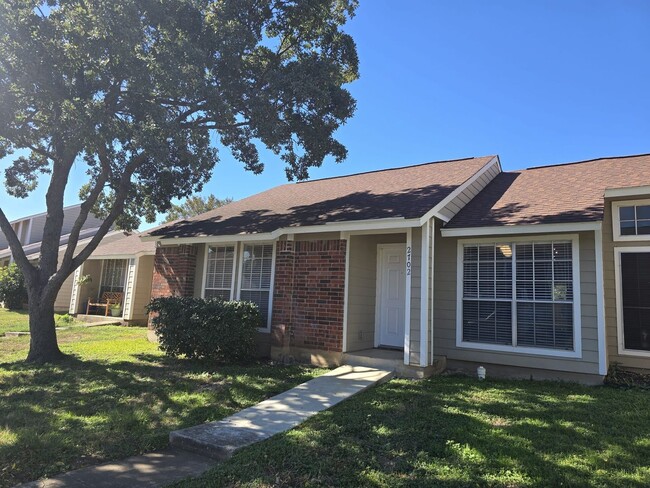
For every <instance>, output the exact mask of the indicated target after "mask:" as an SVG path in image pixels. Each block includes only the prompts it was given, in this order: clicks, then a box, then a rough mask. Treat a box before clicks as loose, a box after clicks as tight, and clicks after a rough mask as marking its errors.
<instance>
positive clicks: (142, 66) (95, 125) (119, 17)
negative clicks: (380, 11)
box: [0, 0, 358, 358]
mask: <svg viewBox="0 0 650 488" xmlns="http://www.w3.org/2000/svg"><path fill="white" fill-rule="evenodd" d="M356 4H357V2H356V0H293V1H292V0H120V1H114V0H47V1H38V0H4V1H0V157H10V158H13V159H12V161H11V163H10V165H9V167H8V168H7V169H6V170H5V186H6V189H7V192H8V193H9V194H10V195H13V196H15V197H18V198H25V197H27V196H28V195H29V194H30V192H31V191H32V190H34V188H35V187H36V186H37V184H38V183H39V181H40V180H41V179H42V176H43V175H45V174H47V175H48V176H49V186H48V189H47V195H46V201H45V204H46V209H47V216H48V217H47V222H46V224H45V229H44V234H43V247H42V248H41V259H40V263H39V265H38V266H33V265H31V264H30V263H29V262H27V259H26V258H25V256H24V253H23V252H22V249H21V247H20V244H19V242H18V239H17V238H16V236H15V234H14V232H13V230H12V229H11V227H10V225H9V223H8V221H7V219H6V216H5V214H4V212H3V211H2V209H0V229H1V230H2V231H3V232H4V233H5V234H6V235H7V238H8V241H9V243H10V246H11V249H12V252H13V254H14V259H15V260H16V262H17V263H18V264H19V265H20V267H21V269H22V270H23V273H24V275H25V280H26V283H27V288H28V292H29V294H30V295H29V299H30V307H31V306H32V305H31V304H33V303H34V302H35V301H38V302H40V303H44V304H45V303H49V302H52V301H53V299H54V297H55V296H56V292H57V291H58V289H59V288H60V286H61V284H62V283H63V281H64V280H65V278H66V277H67V276H68V275H69V274H70V273H71V272H72V271H73V270H74V269H75V268H76V267H78V266H79V265H80V264H81V263H82V262H83V261H84V260H85V259H86V258H87V257H88V256H89V255H90V253H91V252H92V251H93V250H94V249H95V247H96V246H97V244H98V243H99V242H100V241H101V239H102V237H103V236H104V235H105V234H106V232H107V231H108V229H109V228H110V227H111V226H113V225H114V224H116V225H117V226H119V227H121V228H123V229H126V230H129V229H132V228H135V227H136V226H137V225H138V223H139V218H140V217H142V216H144V217H145V218H146V220H147V221H150V222H152V221H154V219H155V215H156V213H157V212H165V211H166V210H168V209H169V208H170V205H171V199H172V198H185V197H187V196H189V195H191V194H193V193H195V192H197V191H200V190H201V189H202V187H203V185H204V183H205V182H206V181H207V180H208V179H209V178H210V176H211V173H212V169H213V168H214V166H215V164H216V163H217V162H218V160H219V152H218V148H219V147H220V146H222V147H225V148H227V149H228V150H230V151H231V152H232V154H233V155H234V157H235V158H236V159H238V160H239V161H241V162H242V164H243V165H244V167H245V168H246V169H247V170H250V171H252V172H254V173H260V172H261V171H262V170H263V169H264V163H263V162H262V161H261V160H260V156H259V153H258V150H257V144H261V145H263V146H265V147H267V148H268V149H270V150H271V151H272V152H273V153H274V154H276V155H278V156H279V158H281V160H282V161H284V163H285V171H286V175H287V177H288V179H298V180H302V179H305V178H307V177H308V176H309V168H311V167H315V166H320V165H321V164H322V163H323V161H324V159H325V158H327V157H332V158H333V159H334V160H335V161H337V162H340V161H343V160H344V158H345V157H346V149H345V147H344V146H343V145H342V144H341V143H340V142H339V141H337V140H336V138H335V137H334V134H335V132H336V130H337V129H338V128H339V127H340V126H341V125H342V124H344V123H345V122H346V120H348V119H349V118H350V117H351V116H352V114H353V113H354V110H355V101H354V99H353V97H352V96H351V94H350V93H349V91H348V90H347V89H346V88H345V85H346V84H347V83H349V82H352V81H353V80H355V79H356V78H357V76H358V59H357V53H356V47H355V44H354V41H353V40H352V38H351V37H350V36H349V35H348V34H346V33H345V32H344V31H343V30H342V27H343V25H344V24H345V22H346V21H347V20H348V18H350V17H351V16H352V15H353V14H354V11H355V8H356ZM16 150H20V151H19V152H15V151H16ZM71 171H75V172H84V173H85V174H86V175H87V179H88V182H87V184H86V185H84V187H83V189H82V191H81V194H80V198H81V200H82V205H81V213H80V216H79V219H77V221H76V222H75V225H74V227H73V229H72V231H71V234H70V238H69V240H68V243H69V244H68V248H67V251H66V252H65V255H64V258H63V259H62V260H61V262H59V260H58V242H59V239H60V235H61V228H62V222H63V200H64V194H65V190H66V185H67V182H68V178H69V176H70V172H71ZM90 212H93V213H95V214H96V215H98V216H101V217H103V218H104V219H105V221H104V224H103V225H102V227H101V228H100V231H99V232H98V233H97V235H96V236H95V237H94V238H93V239H92V240H91V241H90V243H89V244H88V245H86V246H85V247H84V248H83V249H80V250H78V249H76V245H77V242H78V237H79V231H80V230H81V226H82V224H83V222H84V221H85V219H86V218H87V216H88V214H89V213H90ZM37 312H38V311H36V310H34V311H33V313H32V311H31V310H30V317H31V316H32V315H34V316H36V315H39V313H37ZM40 312H43V310H41V311H40ZM41 315H42V313H41ZM34 320H41V321H42V320H45V319H43V318H42V317H41V318H40V319H34ZM30 327H31V326H30ZM48 328H49V325H48ZM39 330H40V329H38V328H36V329H34V330H32V346H33V349H36V348H37V346H35V342H38V341H37V339H35V338H36V337H37V336H38V331H39ZM50 336H54V337H55V333H54V331H53V326H52V333H51V334H50ZM48 341H49V342H51V338H50V339H48ZM36 356H37V354H32V353H31V352H30V357H33V358H35V357H36Z"/></svg>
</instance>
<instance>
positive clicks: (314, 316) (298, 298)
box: [272, 240, 346, 352]
mask: <svg viewBox="0 0 650 488" xmlns="http://www.w3.org/2000/svg"><path fill="white" fill-rule="evenodd" d="M345 252H346V241H344V240H330V241H280V242H278V244H277V255H276V260H275V263H276V264H275V285H274V293H273V319H272V332H273V340H274V343H275V344H274V345H276V346H294V347H302V348H308V349H318V350H324V351H336V352H339V351H342V349H343V302H344V295H345Z"/></svg>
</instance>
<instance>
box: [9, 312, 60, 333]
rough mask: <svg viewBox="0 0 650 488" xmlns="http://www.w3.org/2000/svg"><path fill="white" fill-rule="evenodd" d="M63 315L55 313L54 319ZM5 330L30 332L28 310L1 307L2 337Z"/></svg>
mask: <svg viewBox="0 0 650 488" xmlns="http://www.w3.org/2000/svg"><path fill="white" fill-rule="evenodd" d="M61 315H62V314H58V313H55V314H54V319H55V320H56V319H58V318H59V317H61ZM66 325H67V324H66ZM5 332H29V315H27V311H26V310H18V311H16V310H7V309H5V308H1V307H0V337H2V336H3V335H4V333H5Z"/></svg>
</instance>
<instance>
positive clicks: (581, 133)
mask: <svg viewBox="0 0 650 488" xmlns="http://www.w3.org/2000/svg"><path fill="white" fill-rule="evenodd" d="M649 25H650V2H647V1H645V0H625V1H611V0H610V1H601V0H571V1H567V0H553V1H552V0H538V1H534V2H533V1H518V0H508V1H505V0H500V1H499V0H491V1H489V2H486V1H483V0H472V1H470V0H445V1H431V0H417V1H416V0H402V1H397V0H393V1H386V0H361V5H360V7H359V9H358V11H357V15H356V17H355V18H354V19H353V20H352V21H351V22H350V23H349V24H348V26H347V31H348V32H350V33H351V34H352V35H353V37H354V38H355V41H356V43H357V47H358V51H359V57H360V63H361V66H360V71H361V78H360V79H359V80H358V81H356V82H355V83H353V84H352V85H350V90H351V91H352V93H353V94H354V96H355V97H356V99H357V102H358V108H357V112H356V115H355V117H354V118H353V119H352V120H350V121H349V122H348V124H347V125H346V126H345V127H343V128H342V129H341V130H340V131H339V133H338V137H339V138H340V140H341V141H342V142H343V143H344V144H345V145H346V146H347V148H348V150H349V156H348V159H347V161H346V162H344V163H342V164H339V165H337V164H335V163H334V162H332V161H326V163H325V164H324V165H323V167H321V168H318V169H314V170H312V172H311V176H312V178H322V177H328V176H336V175H344V174H350V173H357V172H362V171H370V170H376V169H382V168H390V167H395V166H405V165H409V164H417V163H422V162H427V161H437V160H445V159H455V158H462V157H468V156H483V155H488V154H499V156H500V157H501V162H502V164H503V166H504V169H518V168H525V167H530V166H537V165H546V164H556V163H562V162H568V161H578V160H584V159H592V158H597V157H603V156H617V155H627V154H639V153H648V152H650V83H649V81H648V80H650V62H649V61H650V59H649V58H650V55H649V53H650V29H649V28H648V26H649ZM263 160H264V162H265V164H266V170H265V172H264V173H263V174H262V175H258V176H256V175H253V174H251V173H247V172H246V171H244V169H243V167H242V166H241V164H240V163H238V162H236V161H234V160H233V159H232V158H231V157H230V155H229V154H227V153H226V152H224V151H222V161H221V162H220V164H219V165H218V166H217V168H216V169H215V171H214V176H213V178H212V180H211V182H210V183H209V184H208V185H207V186H206V187H205V190H204V192H203V193H204V194H209V193H214V194H215V195H217V196H218V197H226V196H230V197H234V198H236V199H239V198H243V197H245V196H248V195H251V194H253V193H256V192H259V191H262V190H265V189H268V188H270V187H272V186H276V185H278V184H282V183H285V182H286V179H285V176H284V168H283V164H282V162H281V161H280V160H279V159H278V158H276V157H274V156H272V155H269V154H265V155H264V158H263ZM4 167H6V162H4V163H2V162H0V168H4ZM83 176H84V175H83V174H79V175H73V177H72V178H71V182H70V189H69V192H68V195H67V201H66V203H69V204H72V203H77V198H76V193H77V192H76V190H77V188H78V187H79V185H80V184H81V183H82V182H83ZM44 192H45V187H44V185H43V186H42V188H40V189H39V190H38V191H36V192H35V193H34V194H33V195H32V196H30V197H29V198H28V199H26V200H16V199H14V198H11V197H8V196H7V195H5V194H2V195H1V196H0V206H1V207H2V208H3V210H4V211H5V212H6V213H7V214H8V217H9V218H10V219H15V218H19V217H21V216H24V215H28V214H30V213H37V212H41V211H43V210H44ZM146 227H147V226H145V225H143V226H142V227H141V228H146Z"/></svg>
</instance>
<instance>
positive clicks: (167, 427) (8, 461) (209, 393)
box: [0, 327, 323, 487]
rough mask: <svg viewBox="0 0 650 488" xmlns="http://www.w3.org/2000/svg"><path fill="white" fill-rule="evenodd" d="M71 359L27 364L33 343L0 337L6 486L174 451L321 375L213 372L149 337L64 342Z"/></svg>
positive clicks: (0, 474) (0, 434)
mask: <svg viewBox="0 0 650 488" xmlns="http://www.w3.org/2000/svg"><path fill="white" fill-rule="evenodd" d="M58 336H59V342H60V346H61V349H62V350H63V351H64V352H65V353H68V354H72V355H74V358H71V359H70V360H68V361H66V362H65V363H62V364H58V365H55V366H45V367H35V366H32V365H27V364H25V363H23V362H21V361H22V360H23V359H24V358H25V356H26V354H27V348H28V344H29V337H0V486H1V487H8V486H13V485H14V484H16V483H19V482H24V481H30V480H34V479H37V478H39V477H43V476H52V475H54V474H57V473H61V472H63V471H68V470H72V469H76V468H79V467H82V466H86V465H89V464H95V463H99V462H101V461H104V460H108V459H120V458H124V457H127V456H130V455H134V454H137V453H142V452H146V451H151V450H155V449H159V448H162V447H164V446H166V445H167V440H168V434H169V431H171V430H174V429H178V428H181V427H187V426H191V425H195V424H199V423H202V422H205V421H212V420H218V419H221V418H223V417H225V416H227V415H230V414H232V413H234V412H237V411H239V410H241V409H243V408H246V407H248V406H250V405H253V404H255V403H257V402H259V401H261V400H263V399H265V398H267V397H269V396H271V395H274V394H276V393H280V392H282V391H284V390H286V389H288V388H291V387H293V386H295V385H297V384H299V383H301V382H303V381H306V380H308V379H310V378H312V377H314V376H317V375H318V374H320V373H322V372H323V370H317V369H312V368H307V367H301V366H292V367H284V366H273V367H270V366H269V365H268V364H257V365H251V366H238V367H235V366H232V367H210V366H205V365H200V364H198V363H195V362H190V361H183V360H174V359H169V358H166V357H165V356H163V355H162V354H161V353H160V352H159V351H158V349H157V346H156V345H154V344H151V343H150V342H148V341H147V339H146V329H143V328H128V327H93V328H85V327H71V328H70V329H67V330H62V331H59V332H58Z"/></svg>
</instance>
